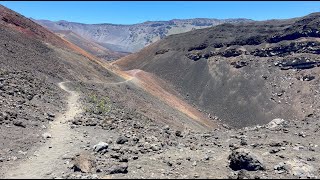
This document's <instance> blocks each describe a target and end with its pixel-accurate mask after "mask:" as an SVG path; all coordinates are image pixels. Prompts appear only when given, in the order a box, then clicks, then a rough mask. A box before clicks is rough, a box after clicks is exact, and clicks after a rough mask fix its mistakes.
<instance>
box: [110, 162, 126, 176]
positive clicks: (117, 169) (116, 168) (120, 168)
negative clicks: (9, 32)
mask: <svg viewBox="0 0 320 180" xmlns="http://www.w3.org/2000/svg"><path fill="white" fill-rule="evenodd" d="M107 171H108V172H109V174H119V173H122V174H126V173H128V164H127V163H122V164H119V165H113V166H112V167H111V168H109V169H108V170H107Z"/></svg>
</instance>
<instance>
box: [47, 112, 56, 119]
mask: <svg viewBox="0 0 320 180" xmlns="http://www.w3.org/2000/svg"><path fill="white" fill-rule="evenodd" d="M47 115H48V117H50V118H54V117H56V115H55V114H53V113H51V112H48V113H47Z"/></svg>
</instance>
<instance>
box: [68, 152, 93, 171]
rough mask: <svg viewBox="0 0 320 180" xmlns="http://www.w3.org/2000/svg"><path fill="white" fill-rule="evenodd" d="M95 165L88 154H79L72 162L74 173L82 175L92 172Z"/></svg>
mask: <svg viewBox="0 0 320 180" xmlns="http://www.w3.org/2000/svg"><path fill="white" fill-rule="evenodd" d="M95 165H96V163H95V160H94V157H93V156H91V155H90V154H88V153H80V154H79V155H78V156H76V157H75V158H74V160H73V167H72V168H73V169H74V171H81V172H83V173H89V172H92V170H93V169H94V167H95Z"/></svg>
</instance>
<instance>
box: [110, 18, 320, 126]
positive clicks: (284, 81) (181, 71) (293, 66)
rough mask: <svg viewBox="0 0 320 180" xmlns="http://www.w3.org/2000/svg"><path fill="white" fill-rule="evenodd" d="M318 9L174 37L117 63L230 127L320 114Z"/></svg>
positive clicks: (223, 25)
mask: <svg viewBox="0 0 320 180" xmlns="http://www.w3.org/2000/svg"><path fill="white" fill-rule="evenodd" d="M319 23H320V14H319V13H314V14H310V15H308V16H305V17H301V18H295V19H288V20H271V21H262V22H247V23H241V24H229V23H227V24H222V25H218V26H215V27H211V28H206V29H200V30H195V31H192V32H187V33H182V34H177V35H172V36H169V37H166V38H164V39H163V40H161V41H159V42H156V43H154V44H152V45H150V46H148V47H146V48H144V49H143V50H142V51H140V52H138V53H135V54H132V55H129V56H127V57H124V58H122V59H120V60H118V61H116V62H115V63H114V64H115V65H118V66H120V67H121V68H122V69H125V70H130V69H142V70H144V71H147V72H151V73H154V74H156V75H157V76H159V77H160V78H162V79H164V80H166V81H168V82H170V83H171V84H173V85H174V86H175V89H176V90H177V91H178V92H180V94H181V95H182V96H184V98H185V99H186V100H188V101H189V102H190V103H191V104H193V105H195V106H197V107H198V108H200V109H202V110H203V111H205V112H207V113H209V114H211V115H216V116H218V117H219V118H220V119H221V120H222V121H223V122H226V123H228V124H229V125H231V126H233V127H244V126H250V125H256V124H265V123H268V122H269V121H270V120H272V119H274V118H285V119H290V120H291V119H299V118H303V117H305V116H308V115H311V114H317V113H319V112H318V111H319V105H320V103H319V101H318V100H317V97H318V96H319V92H318V90H317V87H318V86H317V85H318V84H319V70H320V69H319V68H318V66H319V65H320V61H319V53H320V42H319V37H320V31H319V30H320V29H319Z"/></svg>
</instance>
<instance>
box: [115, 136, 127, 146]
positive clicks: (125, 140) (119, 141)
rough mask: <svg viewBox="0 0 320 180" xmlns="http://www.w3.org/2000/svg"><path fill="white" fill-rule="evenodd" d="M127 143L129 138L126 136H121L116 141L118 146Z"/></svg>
mask: <svg viewBox="0 0 320 180" xmlns="http://www.w3.org/2000/svg"><path fill="white" fill-rule="evenodd" d="M126 142H128V138H126V137H124V136H120V137H119V138H118V139H117V141H116V143H117V144H124V143H126Z"/></svg>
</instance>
